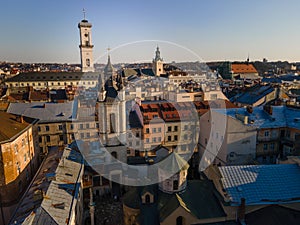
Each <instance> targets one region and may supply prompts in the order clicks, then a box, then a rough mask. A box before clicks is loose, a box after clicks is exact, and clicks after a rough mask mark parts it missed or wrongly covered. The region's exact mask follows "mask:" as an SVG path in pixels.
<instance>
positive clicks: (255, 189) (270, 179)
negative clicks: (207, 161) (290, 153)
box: [219, 164, 300, 205]
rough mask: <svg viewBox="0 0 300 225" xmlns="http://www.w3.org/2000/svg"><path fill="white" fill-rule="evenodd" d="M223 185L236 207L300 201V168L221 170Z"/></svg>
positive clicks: (294, 165) (273, 166)
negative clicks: (243, 202)
mask: <svg viewBox="0 0 300 225" xmlns="http://www.w3.org/2000/svg"><path fill="white" fill-rule="evenodd" d="M219 170H220V173H221V176H222V178H221V182H222V184H223V186H224V189H225V190H226V192H227V193H228V194H229V196H230V200H231V204H232V205H239V204H240V201H241V198H245V199H246V205H259V204H282V203H287V202H288V203H291V202H300V179H299V177H300V166H299V165H296V164H288V165H284V164H282V165H248V166H224V167H219Z"/></svg>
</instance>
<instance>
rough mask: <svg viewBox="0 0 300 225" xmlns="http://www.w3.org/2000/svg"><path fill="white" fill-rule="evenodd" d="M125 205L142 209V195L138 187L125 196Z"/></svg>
mask: <svg viewBox="0 0 300 225" xmlns="http://www.w3.org/2000/svg"><path fill="white" fill-rule="evenodd" d="M123 203H124V204H125V205H126V206H128V207H130V208H132V209H139V208H140V204H141V203H140V193H139V191H138V189H137V188H136V187H134V188H132V189H131V190H130V191H128V192H127V193H126V194H125V195H124V196H123Z"/></svg>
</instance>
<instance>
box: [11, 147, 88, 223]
mask: <svg viewBox="0 0 300 225" xmlns="http://www.w3.org/2000/svg"><path fill="white" fill-rule="evenodd" d="M53 156H54V157H55V155H53ZM53 156H52V159H51V160H52V161H53V160H55V161H56V164H55V162H54V163H53V164H52V167H51V168H52V169H53V168H55V165H56V170H55V172H53V170H52V171H49V170H47V169H44V170H42V171H40V173H41V172H42V173H45V171H46V170H47V172H48V173H46V174H44V175H43V177H44V179H42V182H43V180H45V178H46V179H47V180H46V182H43V183H42V184H41V185H46V186H47V185H48V188H46V190H45V189H44V191H46V193H45V195H44V196H43V194H40V195H41V197H40V200H41V199H42V202H40V204H39V205H38V206H37V204H36V203H34V200H35V198H36V192H37V191H38V190H40V189H39V188H42V187H43V186H39V182H34V183H33V184H35V191H34V189H33V187H31V188H30V189H29V192H28V193H27V196H26V197H28V198H30V193H31V197H32V199H31V200H29V199H27V201H24V204H22V205H21V207H20V209H17V215H19V217H16V218H15V219H14V220H13V221H17V222H19V223H20V222H22V221H23V220H24V219H25V220H24V223H25V224H68V221H69V220H70V219H71V218H69V216H70V210H72V209H73V205H74V204H76V201H77V198H78V193H79V189H80V185H81V184H80V182H81V175H82V173H83V160H82V156H81V154H80V153H78V152H75V151H74V150H71V149H69V148H66V149H64V151H63V155H62V157H61V158H58V159H61V160H60V162H59V163H57V162H58V161H57V158H54V159H53ZM51 160H50V162H49V160H48V163H51ZM57 164H58V165H57ZM40 178H41V177H40ZM49 181H51V182H50V184H49ZM26 204H27V207H23V208H22V206H23V205H26ZM31 204H32V206H31V207H30V205H31ZM21 210H23V213H21ZM19 223H17V224H19Z"/></svg>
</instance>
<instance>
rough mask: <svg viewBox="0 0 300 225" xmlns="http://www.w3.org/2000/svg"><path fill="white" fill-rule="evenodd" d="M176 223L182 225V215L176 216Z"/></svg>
mask: <svg viewBox="0 0 300 225" xmlns="http://www.w3.org/2000/svg"><path fill="white" fill-rule="evenodd" d="M176 225H184V224H183V217H182V216H178V217H177V218H176Z"/></svg>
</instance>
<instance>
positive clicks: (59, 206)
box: [52, 202, 65, 209]
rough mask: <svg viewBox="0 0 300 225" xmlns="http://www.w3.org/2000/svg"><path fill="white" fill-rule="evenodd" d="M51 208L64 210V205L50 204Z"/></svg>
mask: <svg viewBox="0 0 300 225" xmlns="http://www.w3.org/2000/svg"><path fill="white" fill-rule="evenodd" d="M52 206H53V207H54V208H56V209H64V208H65V203H64V202H62V203H57V204H52Z"/></svg>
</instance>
